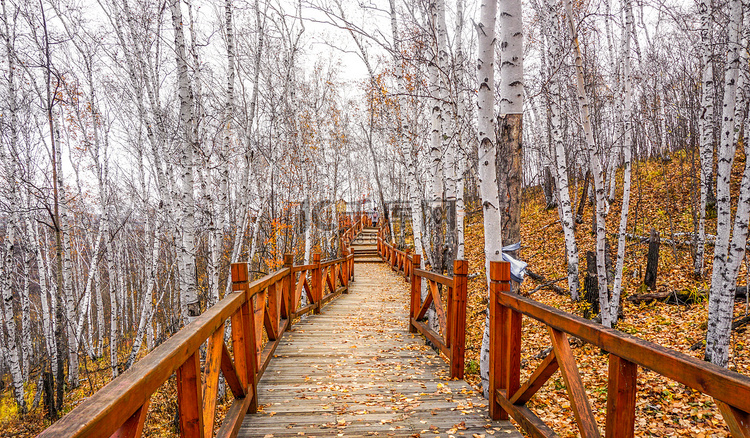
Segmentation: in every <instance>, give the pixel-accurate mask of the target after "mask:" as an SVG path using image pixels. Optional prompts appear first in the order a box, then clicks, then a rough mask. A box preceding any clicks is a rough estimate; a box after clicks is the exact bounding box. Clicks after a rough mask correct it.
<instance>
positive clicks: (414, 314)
mask: <svg viewBox="0 0 750 438" xmlns="http://www.w3.org/2000/svg"><path fill="white" fill-rule="evenodd" d="M420 263H422V258H421V256H420V255H419V254H414V258H413V259H412V264H413V266H412V269H416V268H417V267H419V264H420ZM409 280H410V289H409V295H410V298H411V299H410V302H409V333H416V332H417V328H416V327H414V326H413V325H411V319H412V318H414V319H421V318H419V313H420V310H421V309H420V302H421V301H422V298H421V297H420V293H421V291H422V283H421V282H422V278H421V277H419V276H418V275H412V276H411V277H410V279H409Z"/></svg>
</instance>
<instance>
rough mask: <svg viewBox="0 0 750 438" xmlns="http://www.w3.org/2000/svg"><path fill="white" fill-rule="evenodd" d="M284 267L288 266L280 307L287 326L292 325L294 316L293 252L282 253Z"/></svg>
mask: <svg viewBox="0 0 750 438" xmlns="http://www.w3.org/2000/svg"><path fill="white" fill-rule="evenodd" d="M284 267H285V268H289V274H288V275H287V276H286V277H284V288H283V289H282V294H281V295H282V298H281V301H282V302H283V305H282V307H281V317H282V318H285V319H286V320H287V324H288V326H287V328H289V327H291V326H292V319H293V318H294V303H292V300H293V299H294V273H293V272H292V268H293V267H294V254H288V253H287V254H284Z"/></svg>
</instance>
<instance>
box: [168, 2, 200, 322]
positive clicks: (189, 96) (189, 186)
mask: <svg viewBox="0 0 750 438" xmlns="http://www.w3.org/2000/svg"><path fill="white" fill-rule="evenodd" d="M171 13H172V26H173V27H174V44H175V55H176V60H177V71H178V79H177V82H178V97H179V100H180V125H181V127H182V138H181V143H182V145H181V149H180V153H181V156H180V166H181V173H182V175H181V179H182V192H181V196H180V205H181V213H182V218H181V219H182V223H181V224H180V228H181V231H182V246H181V247H180V258H181V259H182V266H183V272H181V275H180V306H181V313H182V319H183V323H184V324H189V323H190V322H192V320H193V319H195V317H197V316H198V315H199V314H200V303H199V301H198V292H197V289H196V284H195V199H194V185H195V182H194V176H193V166H194V160H193V152H194V151H193V150H194V148H195V114H194V106H195V103H194V97H193V91H192V88H191V86H190V78H189V77H188V65H187V55H186V53H185V36H184V33H183V30H182V8H181V6H180V1H179V0H173V1H172V4H171Z"/></svg>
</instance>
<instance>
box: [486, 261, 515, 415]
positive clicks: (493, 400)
mask: <svg viewBox="0 0 750 438" xmlns="http://www.w3.org/2000/svg"><path fill="white" fill-rule="evenodd" d="M506 290H510V263H508V262H490V302H489V311H490V351H489V356H490V357H489V362H490V363H489V366H490V372H489V380H490V381H489V393H490V397H489V405H490V406H489V411H490V417H491V418H492V419H494V420H498V419H502V420H507V419H508V414H509V413H510V411H509V410H507V409H503V406H502V404H501V403H500V400H498V399H497V397H496V395H497V394H498V391H499V390H500V389H504V388H503V386H504V384H505V382H504V376H503V360H504V354H505V352H504V351H503V343H504V342H505V341H504V340H503V339H502V336H503V324H504V321H505V313H506V312H507V311H508V310H507V308H506V307H505V306H503V305H502V304H501V303H500V294H501V293H502V291H506Z"/></svg>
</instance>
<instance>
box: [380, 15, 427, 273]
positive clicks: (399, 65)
mask: <svg viewBox="0 0 750 438" xmlns="http://www.w3.org/2000/svg"><path fill="white" fill-rule="evenodd" d="M389 4H390V15H391V32H392V34H393V57H394V60H393V61H394V64H395V73H396V83H397V88H398V96H399V111H398V119H399V126H398V128H397V136H398V139H399V144H401V148H402V154H403V156H404V159H405V162H406V174H407V184H408V186H409V187H410V190H409V205H410V207H411V224H412V232H413V235H414V252H415V253H416V254H419V255H422V256H424V255H425V251H424V250H425V248H424V245H423V244H422V240H423V230H424V223H423V220H422V217H423V216H422V202H421V199H420V196H419V193H420V190H419V187H420V185H419V182H418V181H417V157H416V155H417V153H416V152H415V151H414V147H413V144H412V143H411V141H410V139H409V138H408V136H407V133H408V132H409V123H408V119H407V117H406V109H407V107H408V106H409V104H408V101H407V98H406V89H407V87H406V78H405V77H404V64H403V63H404V59H403V56H402V54H401V40H400V36H399V32H398V16H397V14H396V2H395V0H389ZM425 258H426V257H422V260H423V263H424V259H425Z"/></svg>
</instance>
